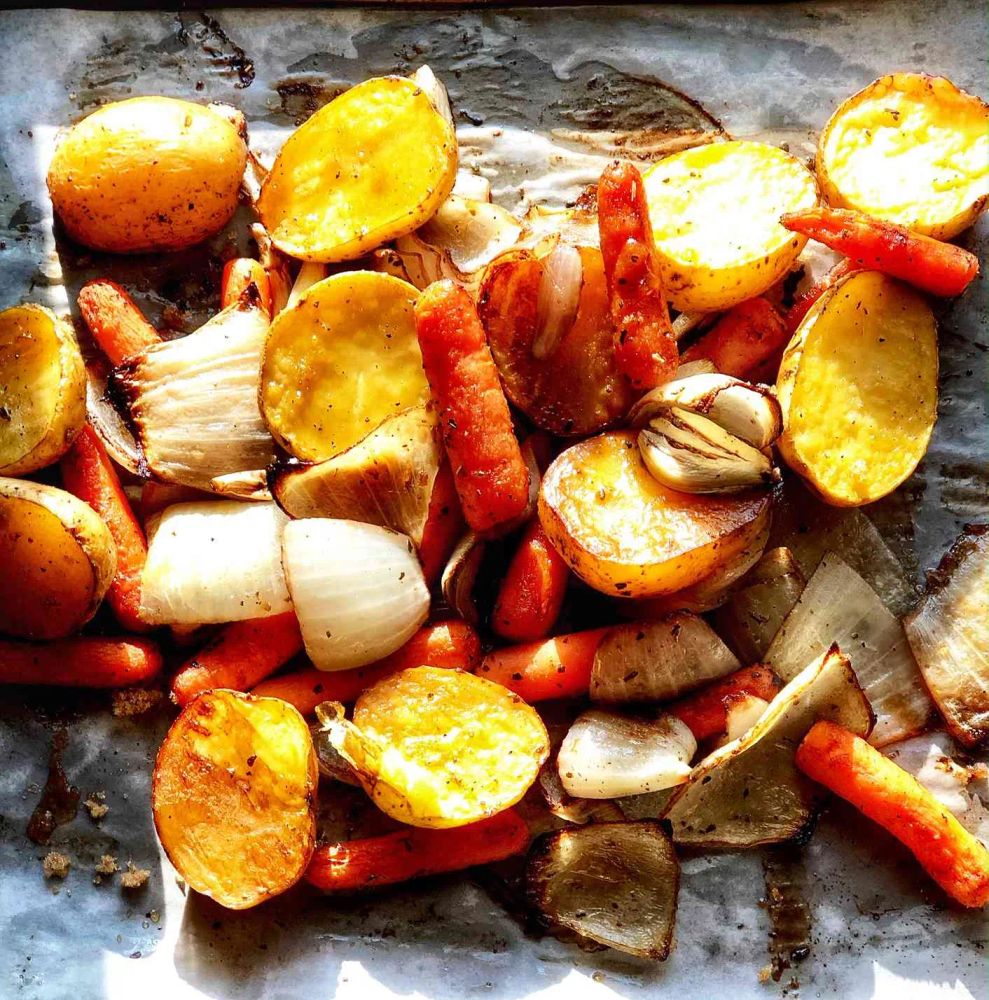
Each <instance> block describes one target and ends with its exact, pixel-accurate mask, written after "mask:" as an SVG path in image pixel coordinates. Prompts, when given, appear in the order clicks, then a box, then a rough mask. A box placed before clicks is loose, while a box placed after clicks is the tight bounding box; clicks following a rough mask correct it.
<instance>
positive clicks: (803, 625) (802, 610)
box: [765, 552, 934, 747]
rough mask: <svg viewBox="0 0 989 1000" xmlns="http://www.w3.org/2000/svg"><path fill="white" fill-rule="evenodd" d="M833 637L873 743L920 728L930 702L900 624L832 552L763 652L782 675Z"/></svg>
mask: <svg viewBox="0 0 989 1000" xmlns="http://www.w3.org/2000/svg"><path fill="white" fill-rule="evenodd" d="M831 643H837V644H838V646H839V647H840V648H841V651H842V652H843V653H845V655H847V656H848V658H849V660H851V663H852V668H853V669H854V671H855V676H856V677H857V678H858V681H859V684H861V685H862V688H863V689H864V690H865V693H866V696H867V697H868V699H869V701H870V703H871V704H872V709H873V711H874V712H875V713H876V717H877V721H876V725H875V728H874V729H873V731H872V735H871V737H870V742H872V743H873V744H874V745H875V746H880V747H881V746H885V745H886V744H888V743H895V742H896V741H897V740H903V739H906V738H907V737H908V736H913V735H915V734H916V733H919V732H921V731H922V730H923V729H924V728H925V727H926V726H927V722H928V720H929V719H930V717H931V714H932V712H933V709H934V706H933V704H932V702H931V699H930V696H929V695H928V693H927V689H926V688H925V686H924V683H923V680H922V679H921V675H920V670H919V669H918V667H917V663H916V661H915V660H914V658H913V654H912V653H911V651H910V644H909V643H908V642H907V637H906V635H905V634H904V632H903V626H902V625H901V624H900V622H899V621H898V620H897V619H896V618H894V617H893V615H892V614H890V612H889V611H887V610H886V607H885V605H884V604H883V602H882V601H881V600H880V599H879V595H878V594H877V593H876V592H875V591H874V590H873V589H872V588H871V587H870V586H869V585H868V584H867V583H866V582H865V580H863V579H862V577H860V576H859V575H858V573H856V572H855V570H853V569H852V568H851V567H850V566H848V565H847V563H845V562H844V561H843V560H842V559H841V558H840V557H839V556H837V555H835V554H834V553H833V552H832V553H829V554H828V555H826V556H825V557H824V559H822V560H821V564H820V566H818V567H817V570H816V572H815V573H814V575H813V576H812V577H811V578H810V580H809V581H808V583H807V586H806V587H805V588H804V591H803V593H802V594H801V595H800V598H799V599H798V601H797V603H796V604H795V605H794V606H793V609H792V610H791V611H790V613H789V614H788V615H787V616H786V619H785V620H784V622H783V624H782V625H781V626H780V630H779V632H778V633H777V634H776V637H775V638H774V639H773V641H772V643H771V645H770V647H769V650H768V651H767V652H766V656H765V661H766V663H768V664H769V666H771V667H772V668H773V669H774V670H775V671H776V673H778V674H779V675H780V677H782V678H783V680H784V681H787V680H790V679H791V678H792V677H794V676H796V674H797V673H798V672H799V671H800V670H801V669H802V667H801V664H802V663H807V662H809V661H810V660H812V659H814V657H816V656H819V655H820V654H821V653H823V652H824V651H825V650H826V649H827V648H828V646H830V645H831Z"/></svg>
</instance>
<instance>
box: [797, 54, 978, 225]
mask: <svg viewBox="0 0 989 1000" xmlns="http://www.w3.org/2000/svg"><path fill="white" fill-rule="evenodd" d="M817 174H818V179H819V180H820V183H821V189H822V191H823V192H824V195H825V196H826V197H827V199H828V201H829V202H830V203H831V204H832V205H835V206H842V207H846V208H854V209H858V210H859V211H860V212H867V213H868V214H870V215H874V216H876V217H877V218H880V219H886V220H888V221H889V222H895V223H897V224H899V225H901V226H906V227H907V228H908V229H913V230H915V231H916V232H919V233H926V234H927V235H928V236H934V237H936V238H938V239H951V237H953V236H956V235H957V234H958V233H960V232H961V231H962V230H963V229H965V228H966V227H968V226H970V225H971V224H972V223H973V222H974V221H975V219H976V217H977V216H978V214H979V212H981V211H982V210H983V208H984V207H985V204H986V198H987V197H989V106H987V105H986V104H985V102H984V101H981V100H980V99H979V98H977V97H974V96H972V95H971V94H966V93H965V92H964V91H963V90H959V89H958V88H957V87H956V86H955V85H954V84H953V83H951V81H950V80H945V79H944V78H943V77H931V76H926V75H925V74H921V73H894V74H892V75H891V76H884V77H882V78H881V79H879V80H876V81H875V83H871V84H869V86H868V87H866V88H865V89H864V90H861V91H859V92H858V93H857V94H855V95H853V96H852V97H850V98H849V99H848V100H847V101H845V102H844V104H842V105H841V106H840V107H839V108H838V110H837V111H835V113H834V115H832V117H831V120H830V121H829V122H828V124H827V127H826V128H825V129H824V131H823V132H822V133H821V139H820V143H819V146H818V153H817Z"/></svg>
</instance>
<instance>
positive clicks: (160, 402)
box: [112, 285, 274, 490]
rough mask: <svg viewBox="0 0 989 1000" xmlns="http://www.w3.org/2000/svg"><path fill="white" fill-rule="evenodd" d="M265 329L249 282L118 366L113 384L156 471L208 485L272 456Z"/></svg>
mask: <svg viewBox="0 0 989 1000" xmlns="http://www.w3.org/2000/svg"><path fill="white" fill-rule="evenodd" d="M252 290H253V294H251V291H252ZM267 330H268V316H267V314H266V313H265V311H264V310H263V309H262V308H260V305H259V303H258V301H257V294H256V289H254V286H253V285H251V286H249V288H248V292H246V293H245V294H244V296H243V297H242V298H241V300H240V302H238V303H236V304H234V305H232V306H228V307H227V308H226V309H224V310H223V311H222V312H220V313H218V314H217V315H216V316H214V317H213V318H212V319H211V320H210V321H209V322H208V323H206V324H205V326H202V327H200V328H199V329H198V330H197V331H196V332H195V333H192V334H190V335H189V336H188V337H182V338H181V339H180V340H171V341H168V342H165V343H161V344H156V345H155V346H154V347H151V348H149V349H148V350H146V351H145V352H144V353H142V354H139V355H137V356H136V357H134V358H131V359H128V360H127V361H125V362H124V363H123V364H122V365H119V366H118V367H117V368H116V369H114V372H113V376H112V383H113V389H114V391H115V393H116V394H117V396H118V398H122V399H124V400H126V403H127V407H128V411H129V414H130V418H131V422H132V424H133V426H134V429H135V433H136V436H137V439H138V443H139V444H140V445H141V448H142V450H143V452H144V457H145V460H146V462H147V467H148V469H149V470H150V471H151V473H152V474H153V475H154V476H156V477H157V478H159V479H163V480H165V481H166V482H173V483H182V484H184V485H186V486H195V487H197V488H199V489H202V490H209V488H210V483H211V481H212V480H213V479H214V478H216V477H218V476H224V475H226V474H227V473H231V472H244V471H248V470H251V469H263V468H264V467H265V466H266V465H268V464H269V463H270V462H271V460H272V459H273V458H274V442H273V441H272V439H271V435H270V434H269V433H268V429H267V428H266V427H265V425H264V421H263V420H262V419H261V413H260V411H259V409H258V383H259V379H260V370H261V349H262V347H263V346H264V338H265V334H266V333H267Z"/></svg>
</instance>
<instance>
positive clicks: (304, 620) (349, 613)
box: [282, 517, 429, 670]
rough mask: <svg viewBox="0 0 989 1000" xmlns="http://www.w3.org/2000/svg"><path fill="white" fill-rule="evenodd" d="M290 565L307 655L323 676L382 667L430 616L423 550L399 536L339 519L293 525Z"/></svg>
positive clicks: (286, 537) (286, 558)
mask: <svg viewBox="0 0 989 1000" xmlns="http://www.w3.org/2000/svg"><path fill="white" fill-rule="evenodd" d="M282 561H283V563H284V565H285V576H286V579H287V581H288V588H289V591H290V592H291V594H292V603H293V604H294V605H295V611H296V614H297V615H298V616H299V626H300V627H301V629H302V640H303V642H304V643H305V647H306V653H307V654H308V656H309V659H310V660H312V662H313V665H314V666H316V667H318V668H319V669H320V670H348V669H350V668H351V667H363V666H365V665H366V664H368V663H373V662H374V661H375V660H380V659H381V658H382V657H384V656H387V655H388V654H389V653H393V652H394V651H395V650H396V649H398V647H399V646H402V645H404V644H405V643H406V642H407V641H408V640H409V639H410V638H411V637H412V634H413V633H414V632H415V631H416V629H417V628H419V626H420V625H421V624H422V623H423V622H424V621H425V620H426V616H427V615H428V614H429V590H428V589H427V588H426V583H425V581H424V580H423V578H422V569H421V568H420V566H419V560H418V559H417V558H416V554H415V547H414V546H413V545H412V542H411V541H410V540H409V539H408V538H406V537H405V535H400V534H398V532H396V531H389V530H388V529H387V528H382V527H380V526H378V525H376V524H363V523H361V522H359V521H343V520H337V519H334V518H322V517H310V518H303V519H302V520H299V521H291V522H289V523H288V524H286V525H285V530H284V533H283V537H282Z"/></svg>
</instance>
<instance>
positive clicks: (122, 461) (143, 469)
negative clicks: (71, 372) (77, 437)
mask: <svg viewBox="0 0 989 1000" xmlns="http://www.w3.org/2000/svg"><path fill="white" fill-rule="evenodd" d="M108 375H109V373H108V372H107V371H106V368H105V366H104V365H101V364H99V363H96V362H88V363H87V364H86V419H87V420H88V421H89V423H90V426H91V427H92V428H93V430H94V431H96V434H97V436H98V437H99V439H100V440H101V441H102V442H103V447H104V448H106V450H107V454H109V456H110V457H111V458H112V459H113V460H114V461H115V462H116V463H117V465H120V466H122V467H123V468H125V469H126V470H127V471H128V472H132V473H133V474H134V475H135V476H141V477H142V478H143V477H144V476H147V474H148V467H147V465H145V463H144V456H143V455H142V454H141V449H140V447H139V446H138V443H137V441H135V440H134V434H133V433H132V432H131V429H130V428H129V427H128V426H127V421H126V420H124V418H123V417H122V416H121V414H120V411H119V410H118V409H117V408H116V407H115V406H114V405H113V403H112V402H111V400H110V396H109V394H108V393H107V382H108Z"/></svg>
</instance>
